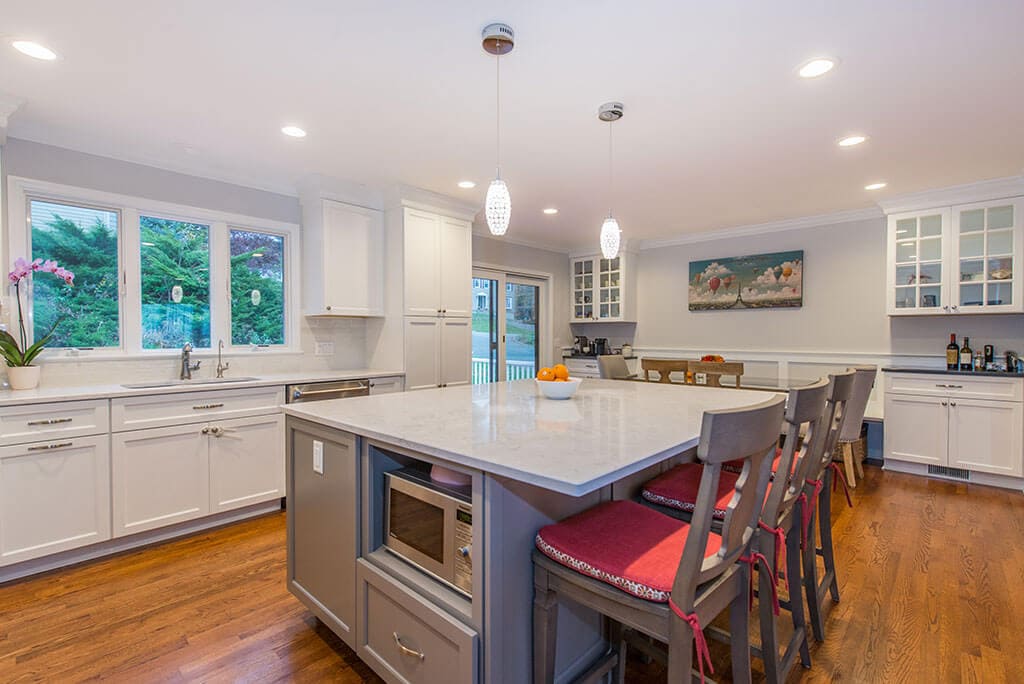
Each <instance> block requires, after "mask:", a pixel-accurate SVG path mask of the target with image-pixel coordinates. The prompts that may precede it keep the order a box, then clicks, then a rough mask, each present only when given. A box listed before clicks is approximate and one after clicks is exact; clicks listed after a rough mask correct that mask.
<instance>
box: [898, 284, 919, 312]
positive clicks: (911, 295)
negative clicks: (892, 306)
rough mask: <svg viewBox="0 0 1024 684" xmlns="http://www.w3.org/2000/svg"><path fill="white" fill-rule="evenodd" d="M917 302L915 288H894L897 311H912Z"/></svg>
mask: <svg viewBox="0 0 1024 684" xmlns="http://www.w3.org/2000/svg"><path fill="white" fill-rule="evenodd" d="M916 300H917V288H916V287H897V288H896V308H897V309H913V308H914V303H915V302H916Z"/></svg>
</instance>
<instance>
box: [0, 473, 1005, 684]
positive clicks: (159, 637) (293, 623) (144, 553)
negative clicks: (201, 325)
mask: <svg viewBox="0 0 1024 684" xmlns="http://www.w3.org/2000/svg"><path fill="white" fill-rule="evenodd" d="M853 496H854V508H853V509H848V508H847V507H846V502H845V499H844V498H843V497H842V496H837V497H835V498H834V500H833V521H834V525H833V534H834V538H835V543H836V557H837V566H838V580H839V587H840V594H841V597H842V601H841V602H840V603H839V604H830V605H829V606H828V607H827V608H826V612H825V614H826V636H827V638H826V641H825V642H824V643H813V642H812V646H811V656H812V659H813V661H814V664H813V667H812V668H811V669H810V670H803V669H802V668H799V667H797V668H796V669H795V670H794V672H793V673H792V675H791V676H790V678H789V681H790V682H797V681H801V682H833V681H847V682H883V681H884V682H923V681H927V682H984V683H985V684H991V683H992V682H996V683H999V682H1021V681H1024V665H1022V663H1024V657H1021V656H1024V629H1022V628H1021V627H1020V624H1021V622H1020V620H1021V617H1020V616H1021V615H1024V591H1022V587H1024V496H1022V494H1021V493H1020V492H1015V491H1008V490H997V489H992V488H988V487H982V486H977V485H966V484H963V483H954V482H944V481H939V480H929V479H925V478H919V477H913V476H909V475H902V474H898V473H888V472H883V471H882V470H880V469H878V468H868V469H867V472H866V477H865V478H864V480H862V481H861V482H860V483H859V485H858V487H857V489H856V491H855V492H854V495H853ZM284 549H285V514H284V513H275V514H271V515H268V516H264V517H261V518H257V519H254V520H249V521H245V522H242V523H237V524H234V525H231V526H228V527H224V528H221V529H217V530H211V531H206V532H202V533H199V534H196V535H195V536H192V537H188V538H185V539H179V540H175V541H171V542H166V543H164V544H160V545H158V546H153V547H150V548H145V549H140V550H136V551H131V552H127V553H123V554H120V555H117V556H114V557H110V558H106V559H100V560H97V561H93V562H90V563H86V564H83V565H80V566H77V567H73V568H68V569H64V570H60V571H55V572H51V573H48V574H45V575H42V576H38V577H35V578H29V579H26V580H21V581H16V582H12V583H8V584H6V585H2V586H0V681H2V682H5V683H6V682H51V681H56V682H79V681H92V680H98V679H103V680H104V681H113V682H132V683H135V682H197V681H202V682H237V681H245V682H341V683H346V684H355V683H357V682H379V681H380V680H379V678H377V677H376V675H375V674H374V673H373V672H372V671H371V670H370V669H369V667H368V666H367V665H366V664H365V663H363V662H361V661H360V660H359V658H358V657H357V656H356V655H355V653H353V652H352V650H351V649H349V648H348V647H347V646H345V645H344V643H342V641H341V640H340V639H339V638H338V637H337V636H336V635H334V634H333V633H331V631H330V630H329V629H327V628H326V627H325V626H324V625H323V624H321V623H320V622H319V621H317V620H316V618H315V617H313V616H312V615H311V614H310V613H309V612H308V611H307V610H306V609H305V608H304V607H303V606H302V604H300V603H299V602H298V601H297V600H296V599H295V598H294V597H292V596H291V594H289V593H288V592H287V590H286V589H285V563H286V559H285V551H284ZM752 624H754V625H755V628H754V631H755V634H754V637H755V638H756V620H755V621H753V623H752ZM786 633H787V634H788V631H786ZM711 650H712V659H713V661H714V665H715V670H716V673H718V679H719V680H721V681H728V675H729V673H730V668H729V649H728V647H727V646H726V645H724V644H718V643H715V642H712V645H711ZM753 670H754V678H755V681H756V682H763V681H764V674H763V669H762V668H761V665H760V663H759V662H756V661H755V663H754V666H753ZM627 673H628V677H627V681H630V682H658V683H660V682H664V681H665V671H664V668H663V667H662V666H660V665H658V664H657V663H649V664H645V663H643V662H641V660H640V659H639V658H638V657H637V656H636V654H632V653H631V654H630V658H629V661H628V669H627Z"/></svg>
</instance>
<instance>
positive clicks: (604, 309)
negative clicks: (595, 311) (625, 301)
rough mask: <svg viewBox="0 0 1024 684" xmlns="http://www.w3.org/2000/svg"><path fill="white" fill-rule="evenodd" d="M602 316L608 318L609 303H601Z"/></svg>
mask: <svg viewBox="0 0 1024 684" xmlns="http://www.w3.org/2000/svg"><path fill="white" fill-rule="evenodd" d="M601 318H608V305H607V304H602V305H601Z"/></svg>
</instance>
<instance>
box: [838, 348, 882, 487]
mask: <svg viewBox="0 0 1024 684" xmlns="http://www.w3.org/2000/svg"><path fill="white" fill-rule="evenodd" d="M847 370H853V371H855V372H856V373H857V376H856V377H855V378H854V380H853V395H852V396H851V397H850V401H849V403H848V404H847V405H846V411H847V413H848V414H849V415H848V416H847V418H846V420H845V421H844V422H843V431H842V433H841V434H840V435H839V445H838V450H839V452H840V453H837V454H835V456H836V457H839V458H841V459H842V461H843V465H844V466H845V468H846V482H847V484H848V485H849V487H850V488H851V489H852V488H855V487H856V486H857V478H860V479H862V480H863V479H864V466H863V465H862V464H861V462H860V459H859V458H855V457H854V453H853V444H854V442H857V441H859V440H860V433H861V429H862V428H863V426H864V412H865V411H866V410H867V408H868V398H870V397H871V390H872V389H873V388H874V386H875V375H876V374H877V373H878V367H877V366H852V367H851V368H849V369H847ZM854 468H856V471H857V475H856V477H854Z"/></svg>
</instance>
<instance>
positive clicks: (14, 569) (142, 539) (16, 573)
mask: <svg viewBox="0 0 1024 684" xmlns="http://www.w3.org/2000/svg"><path fill="white" fill-rule="evenodd" d="M283 501H284V500H283V499H275V500H274V501H267V502H264V503H258V504H253V505H251V506H246V507H245V508H239V509H236V510H234V511H227V512H225V513H218V514H216V515H209V516H206V517H204V518H199V519H197V520H189V521H187V522H183V523H178V524H177V525H170V526H168V527H162V528H160V529H157V530H150V531H148V532H140V533H138V534H133V535H131V536H128V537H119V538H117V539H109V540H107V541H104V542H100V543H98V544H92V545H90V546H83V547H82V548H79V549H71V550H70V551H62V552H61V553H55V554H53V555H51V556H43V557H42V558H33V559H31V560H26V561H22V562H20V563H15V564H13V565H8V566H6V567H3V568H0V585H2V584H4V583H6V582H12V581H14V580H18V579H22V578H24V577H29V576H31V575H38V574H41V573H44V572H50V571H52V570H59V569H62V568H67V567H70V566H72V565H79V564H81V563H87V562H89V561H92V560H96V559H99V558H105V557H107V556H114V555H117V554H119V553H125V552H127V551H133V550H135V549H139V548H142V547H144V546H152V545H154V544H160V543H162V542H165V541H169V540H171V539H176V538H178V537H186V536H188V535H190V534H195V533H196V532H202V531H205V530H210V529H213V528H215V527H223V526H224V525H230V524H232V523H235V522H240V521H242V520H247V519H249V518H255V517H258V516H261V515H266V514H268V513H274V512H277V511H280V510H281V509H282V507H283V506H282V502H283Z"/></svg>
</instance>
